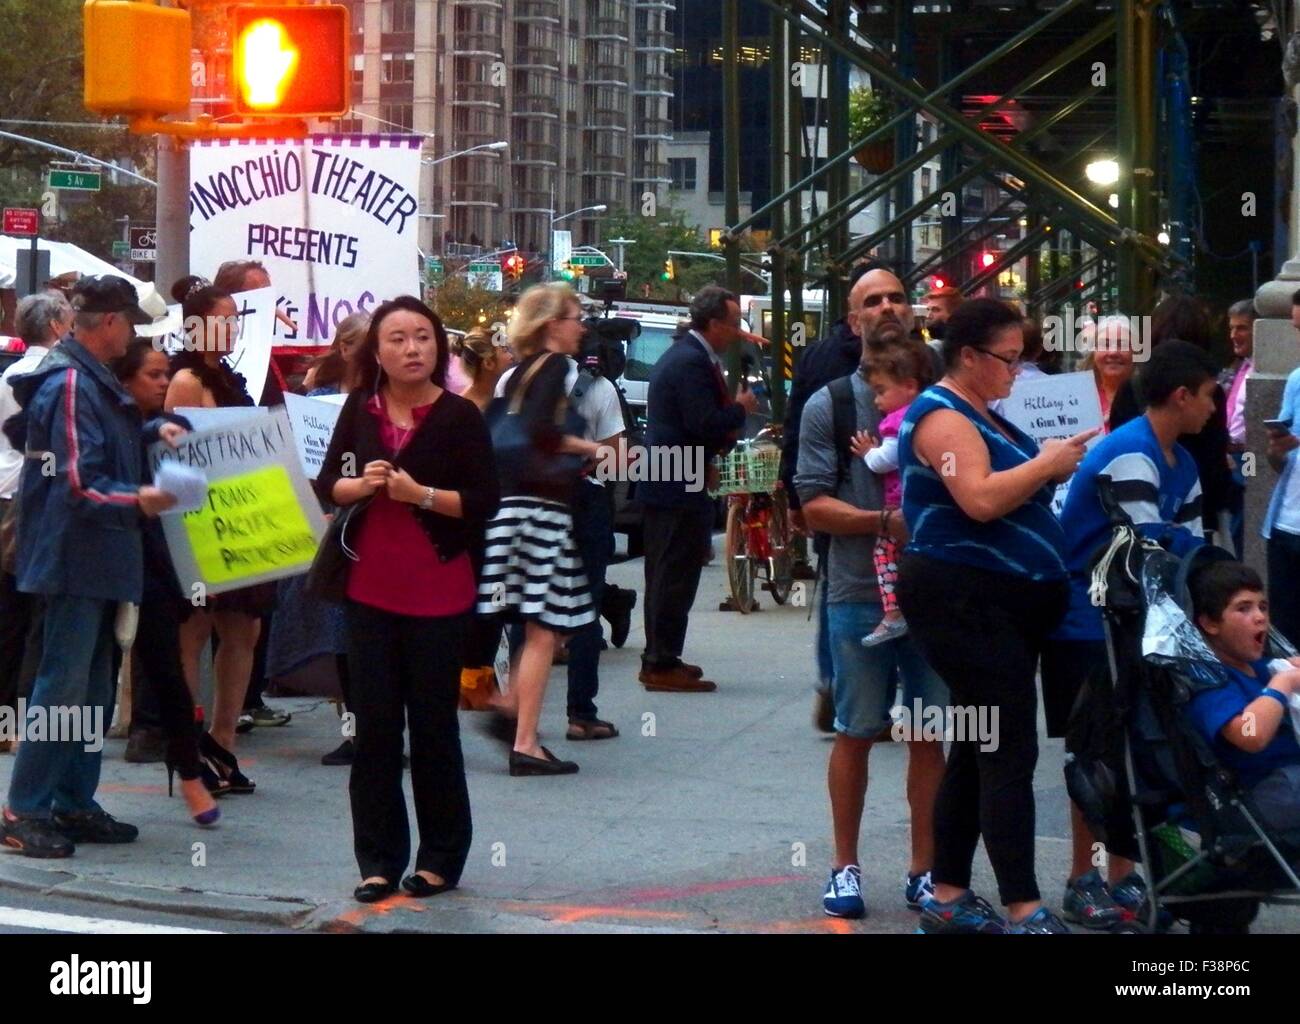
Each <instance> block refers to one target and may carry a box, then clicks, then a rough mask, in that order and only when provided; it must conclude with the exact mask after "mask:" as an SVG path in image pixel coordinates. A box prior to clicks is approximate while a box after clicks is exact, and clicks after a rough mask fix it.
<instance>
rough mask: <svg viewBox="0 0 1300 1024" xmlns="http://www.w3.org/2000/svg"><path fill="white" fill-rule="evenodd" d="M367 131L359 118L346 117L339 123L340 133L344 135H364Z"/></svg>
mask: <svg viewBox="0 0 1300 1024" xmlns="http://www.w3.org/2000/svg"><path fill="white" fill-rule="evenodd" d="M365 131H366V129H365V126H364V125H363V124H362V123H361V118H359V117H345V118H343V119H342V120H341V121H339V132H340V133H342V134H343V135H364V134H365Z"/></svg>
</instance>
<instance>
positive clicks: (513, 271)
mask: <svg viewBox="0 0 1300 1024" xmlns="http://www.w3.org/2000/svg"><path fill="white" fill-rule="evenodd" d="M504 266H505V271H506V273H507V274H509V275H510V276H511V277H522V276H523V274H524V258H523V257H522V256H520V255H519V253H517V252H512V253H511V254H510V255H509V256H507V257H506V258H505V263H504Z"/></svg>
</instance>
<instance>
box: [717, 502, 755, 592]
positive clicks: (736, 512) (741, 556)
mask: <svg viewBox="0 0 1300 1024" xmlns="http://www.w3.org/2000/svg"><path fill="white" fill-rule="evenodd" d="M748 510H749V497H748V496H746V497H745V498H744V499H743V500H742V501H733V502H729V503H728V508H727V540H726V544H725V545H724V547H723V553H724V554H723V557H724V558H726V561H727V584H728V586H729V587H730V588H731V600H732V602H733V603H734V604H735V606H736V611H738V612H740V614H741V615H748V614H749V610H750V608H751V607H753V603H754V563H753V562H752V561H750V558H749V544H748V537H747V535H746V530H747V529H748V527H747V525H746V523H745V518H746V514H747V512H748Z"/></svg>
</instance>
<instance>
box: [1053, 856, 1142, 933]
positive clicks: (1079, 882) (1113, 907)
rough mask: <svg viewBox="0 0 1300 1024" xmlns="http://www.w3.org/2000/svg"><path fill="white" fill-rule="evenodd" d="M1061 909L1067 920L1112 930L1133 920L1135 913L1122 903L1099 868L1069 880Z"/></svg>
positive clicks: (1090, 926) (1098, 929)
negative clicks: (1108, 885) (1121, 904)
mask: <svg viewBox="0 0 1300 1024" xmlns="http://www.w3.org/2000/svg"><path fill="white" fill-rule="evenodd" d="M1061 910H1062V912H1063V913H1064V915H1065V919H1066V920H1067V921H1070V922H1072V923H1074V924H1081V925H1083V926H1084V927H1085V928H1092V929H1096V930H1097V931H1108V930H1110V929H1111V928H1114V927H1116V926H1118V925H1121V924H1127V923H1130V922H1131V921H1132V920H1133V914H1132V913H1131V912H1130V911H1129V910H1127V909H1126V908H1125V907H1122V906H1120V904H1119V902H1118V901H1117V900H1116V899H1115V897H1114V895H1113V894H1112V893H1111V891H1110V889H1109V888H1107V886H1106V883H1105V881H1104V880H1103V879H1102V877H1101V872H1100V871H1098V870H1097V869H1096V868H1093V869H1092V870H1091V871H1089V872H1088V873H1087V874H1086V875H1080V876H1079V877H1078V878H1075V879H1073V880H1071V881H1070V882H1068V883H1066V886H1065V899H1064V900H1063V901H1062V902H1061Z"/></svg>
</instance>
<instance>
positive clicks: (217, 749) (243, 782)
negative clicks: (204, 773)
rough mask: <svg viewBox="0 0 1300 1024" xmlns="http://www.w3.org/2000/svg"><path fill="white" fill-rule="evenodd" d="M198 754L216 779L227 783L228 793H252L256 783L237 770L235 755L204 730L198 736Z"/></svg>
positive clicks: (237, 764) (237, 762)
mask: <svg viewBox="0 0 1300 1024" xmlns="http://www.w3.org/2000/svg"><path fill="white" fill-rule="evenodd" d="M199 756H200V757H201V758H203V760H204V762H205V763H206V764H207V766H208V767H209V768H210V769H211V770H212V772H213V774H214V775H216V777H217V778H218V779H220V780H221V781H222V782H224V783H226V784H227V790H226V791H227V792H229V793H252V792H253V791H254V790H255V789H256V788H257V785H256V784H255V783H254V782H253V780H252V779H250V778H249V777H248V776H247V775H245V774H244V773H243V772H241V771H240V770H239V761H238V760H237V759H236V757H235V755H234V754H232V753H231V752H230V751H229V750H227V749H226V748H225V747H223V746H222V745H221V744H220V743H218V742H217V741H216V740H214V739H213V738H212V733H210V732H205V733H203V734H202V735H201V736H200V737H199Z"/></svg>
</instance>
